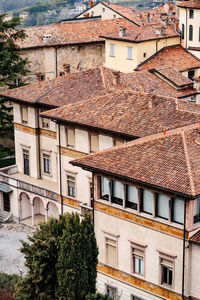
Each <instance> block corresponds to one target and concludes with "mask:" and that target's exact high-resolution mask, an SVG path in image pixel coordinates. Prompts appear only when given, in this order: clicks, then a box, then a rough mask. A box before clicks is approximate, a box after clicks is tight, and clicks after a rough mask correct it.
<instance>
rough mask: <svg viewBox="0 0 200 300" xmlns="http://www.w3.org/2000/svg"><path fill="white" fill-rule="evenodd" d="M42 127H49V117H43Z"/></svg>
mask: <svg viewBox="0 0 200 300" xmlns="http://www.w3.org/2000/svg"><path fill="white" fill-rule="evenodd" d="M42 127H43V128H49V119H47V118H42Z"/></svg>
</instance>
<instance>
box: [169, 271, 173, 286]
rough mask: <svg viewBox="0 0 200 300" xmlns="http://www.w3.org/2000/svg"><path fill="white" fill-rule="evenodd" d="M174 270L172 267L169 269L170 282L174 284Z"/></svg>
mask: <svg viewBox="0 0 200 300" xmlns="http://www.w3.org/2000/svg"><path fill="white" fill-rule="evenodd" d="M172 279H173V272H172V269H169V284H170V285H172Z"/></svg>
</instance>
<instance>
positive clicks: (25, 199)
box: [19, 192, 31, 220]
mask: <svg viewBox="0 0 200 300" xmlns="http://www.w3.org/2000/svg"><path fill="white" fill-rule="evenodd" d="M19 198H20V219H21V220H24V219H27V218H30V217H31V201H30V197H29V195H28V194H26V193H25V192H22V193H21V194H20V197H19Z"/></svg>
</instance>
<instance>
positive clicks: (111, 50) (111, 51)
mask: <svg viewBox="0 0 200 300" xmlns="http://www.w3.org/2000/svg"><path fill="white" fill-rule="evenodd" d="M110 56H114V44H110Z"/></svg>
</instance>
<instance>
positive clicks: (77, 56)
mask: <svg viewBox="0 0 200 300" xmlns="http://www.w3.org/2000/svg"><path fill="white" fill-rule="evenodd" d="M22 53H23V55H22V56H23V57H24V58H25V57H28V60H29V64H28V68H29V70H30V71H31V72H30V74H29V75H28V76H27V77H26V80H27V82H34V81H35V79H36V77H35V74H36V73H41V74H42V75H45V79H46V80H47V79H52V78H55V77H56V55H57V74H58V76H59V75H60V73H61V72H64V71H65V68H64V65H65V64H69V65H70V72H77V71H78V70H77V67H78V65H79V64H80V67H81V69H82V70H84V69H90V68H95V67H97V66H99V65H100V64H101V65H104V60H105V45H104V42H100V43H91V44H78V45H66V46H63V47H59V48H58V49H57V54H56V49H55V47H43V48H38V49H30V50H22Z"/></svg>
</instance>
